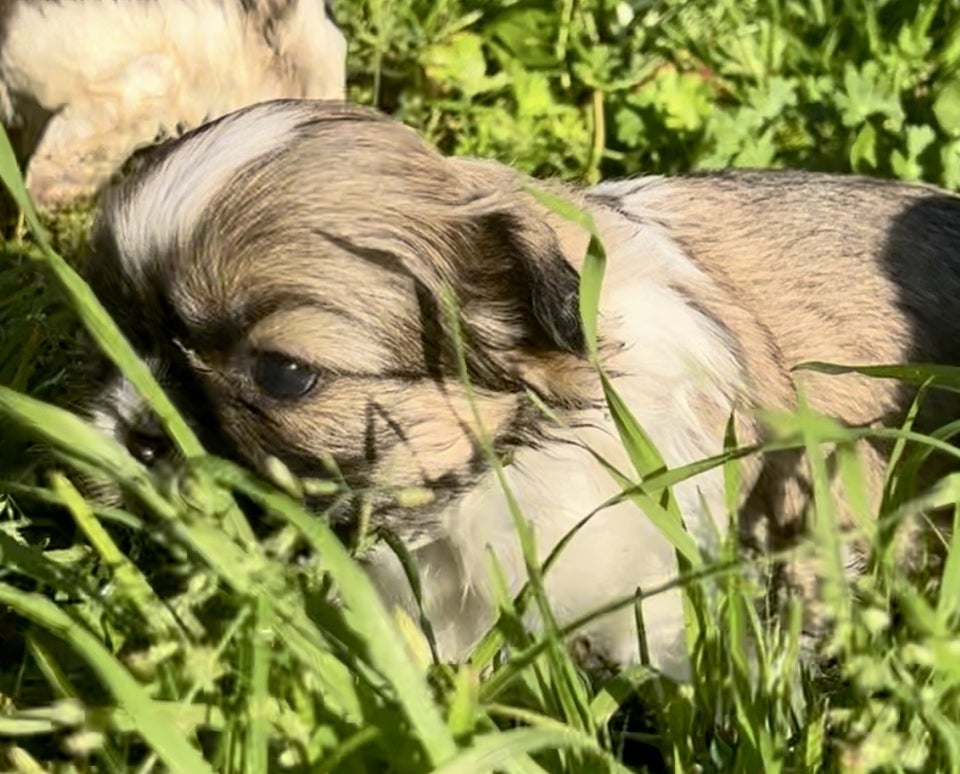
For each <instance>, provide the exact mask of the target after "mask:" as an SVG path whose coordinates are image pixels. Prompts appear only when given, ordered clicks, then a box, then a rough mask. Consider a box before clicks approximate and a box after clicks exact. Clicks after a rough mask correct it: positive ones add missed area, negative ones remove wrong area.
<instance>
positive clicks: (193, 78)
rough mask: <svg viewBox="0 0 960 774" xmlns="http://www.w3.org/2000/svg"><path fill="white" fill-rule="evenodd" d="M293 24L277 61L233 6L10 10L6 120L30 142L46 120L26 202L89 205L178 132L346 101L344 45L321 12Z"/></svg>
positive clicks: (302, 7) (214, 2)
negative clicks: (268, 111)
mask: <svg viewBox="0 0 960 774" xmlns="http://www.w3.org/2000/svg"><path fill="white" fill-rule="evenodd" d="M291 22H292V23H293V24H295V25H296V27H295V29H293V30H287V28H286V27H284V26H283V25H282V24H281V25H280V32H281V33H282V35H283V36H285V38H284V40H283V41H281V43H283V45H284V49H283V54H284V55H285V57H286V58H285V59H284V60H283V61H281V60H280V59H278V58H277V57H276V52H274V51H272V50H271V49H270V47H269V46H268V45H267V44H266V41H265V40H264V39H263V36H262V31H261V30H259V29H256V28H255V26H254V25H253V24H252V23H251V20H250V18H249V17H248V16H247V15H245V14H244V13H243V11H242V9H241V7H240V3H239V0H159V1H156V2H152V1H147V0H61V1H60V2H52V1H51V0H40V1H39V2H26V1H25V0H19V1H18V2H15V4H14V5H13V8H12V11H11V16H10V18H9V19H8V21H7V33H6V38H5V40H4V43H3V46H2V50H0V86H2V91H3V98H2V99H0V107H2V108H3V113H4V114H3V116H2V118H3V120H4V122H5V123H6V124H7V125H8V126H25V127H26V128H28V129H30V130H31V131H33V130H34V127H30V126H28V125H29V124H31V123H37V121H38V120H39V119H43V118H49V124H48V125H47V127H46V130H45V132H44V134H43V137H42V138H40V143H39V146H38V147H37V148H36V150H35V152H34V155H33V159H32V160H31V162H30V164H29V167H28V174H27V182H28V185H29V187H30V189H31V192H32V193H33V194H34V195H35V196H36V197H37V198H38V199H39V200H40V201H41V202H42V203H46V202H48V201H49V202H50V203H59V202H60V201H62V200H65V199H67V198H70V197H72V196H75V195H79V194H84V193H91V192H92V191H93V190H94V189H95V188H96V187H97V186H98V185H100V184H101V183H103V182H104V181H105V180H106V179H107V178H108V177H109V175H110V174H111V173H112V172H113V171H115V170H116V168H117V167H119V165H120V164H121V163H122V162H123V160H124V159H125V158H126V157H127V156H128V155H129V154H130V153H131V152H132V151H133V150H135V149H136V148H137V147H138V146H140V145H144V144H146V143H149V142H151V141H152V140H153V138H154V137H155V136H156V135H157V134H158V132H160V131H166V132H167V133H171V134H172V133H173V132H174V131H175V130H176V127H177V125H178V124H181V125H186V126H191V127H192V126H197V125H199V124H201V123H202V122H204V121H206V120H209V119H212V118H215V117H218V116H221V115H224V114H225V113H228V112H230V111H232V110H235V109H237V108H239V107H243V106H246V105H249V104H252V103H255V102H259V101H263V100H266V99H272V98H276V97H310V98H318V99H331V98H342V97H343V93H344V83H345V64H344V58H345V52H346V43H345V41H344V39H343V36H342V34H341V33H340V31H339V30H338V29H337V28H336V27H335V26H334V25H333V23H332V22H331V21H330V20H329V19H328V18H327V17H326V14H325V11H324V7H323V3H322V1H321V0H302V1H301V2H300V3H299V4H298V6H297V8H296V10H295V13H293V14H292V19H291ZM286 38H289V41H287V40H286ZM38 111H39V113H38ZM37 113H38V115H39V118H38V115H34V114H37ZM28 150H29V149H28Z"/></svg>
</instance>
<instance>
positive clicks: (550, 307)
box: [523, 245, 586, 355]
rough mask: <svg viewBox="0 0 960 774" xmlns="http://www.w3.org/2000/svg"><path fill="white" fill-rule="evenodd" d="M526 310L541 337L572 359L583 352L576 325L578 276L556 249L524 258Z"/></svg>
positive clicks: (580, 329)
mask: <svg viewBox="0 0 960 774" xmlns="http://www.w3.org/2000/svg"><path fill="white" fill-rule="evenodd" d="M523 268H524V272H525V273H526V274H527V282H528V285H529V288H530V308H531V309H532V310H533V316H534V318H535V319H536V321H537V322H538V323H540V325H541V326H542V327H543V330H544V333H546V334H547V336H548V338H549V339H550V340H551V341H552V342H553V343H554V344H555V345H556V346H557V347H558V348H559V349H562V350H564V351H566V352H570V353H572V354H574V355H583V354H585V352H586V340H585V338H584V333H583V325H582V323H581V321H580V275H579V274H577V272H576V270H575V269H574V268H573V267H572V266H571V265H570V264H569V263H568V262H567V260H566V259H565V258H564V257H563V253H561V252H560V248H559V247H558V246H556V245H554V246H552V248H551V249H550V251H549V254H548V255H546V256H537V257H533V256H529V255H527V256H525V259H524V260H523Z"/></svg>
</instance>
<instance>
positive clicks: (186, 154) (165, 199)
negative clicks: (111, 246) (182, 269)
mask: <svg viewBox="0 0 960 774" xmlns="http://www.w3.org/2000/svg"><path fill="white" fill-rule="evenodd" d="M308 116H309V113H308V112H306V110H305V109H304V108H300V107H298V106H292V107H289V108H287V109H285V110H277V109H276V106H275V105H272V104H265V105H257V106H255V107H253V108H251V109H250V110H247V111H244V112H243V113H242V114H235V115H230V116H227V117H226V118H224V119H223V120H222V121H220V122H219V123H218V124H216V125H214V126H210V127H207V128H206V129H204V130H203V131H201V132H198V133H197V134H196V135H194V136H193V137H191V138H190V139H188V140H187V141H186V142H185V143H184V144H183V145H182V146H181V147H180V151H179V152H178V153H176V154H173V155H171V156H170V157H168V158H167V159H166V160H165V161H164V162H163V163H162V164H161V165H160V166H159V167H158V168H157V169H155V170H153V171H152V172H151V174H149V175H148V176H147V177H146V179H145V180H144V181H143V182H142V184H141V185H140V186H139V187H138V188H137V189H136V190H135V192H133V194H132V195H129V196H126V197H125V198H124V199H123V201H122V202H120V203H119V205H118V206H116V207H112V208H109V209H108V210H107V212H108V214H109V216H110V218H111V230H112V232H113V233H114V234H115V236H116V239H117V247H118V248H119V252H120V256H121V257H122V260H123V261H124V264H125V267H126V269H127V271H130V272H132V273H133V274H134V275H135V274H136V272H137V271H138V270H139V269H140V267H142V265H143V264H144V262H145V261H148V260H150V258H151V256H156V255H163V254H167V253H170V252H172V251H175V250H176V249H177V247H178V246H179V245H182V244H185V243H186V240H187V239H189V238H190V236H191V235H192V234H193V232H194V230H195V229H196V227H197V226H198V221H199V218H200V217H202V215H203V212H204V209H205V208H206V206H207V205H208V204H209V203H210V201H211V200H212V199H213V198H214V197H215V196H216V195H217V194H218V193H220V192H221V191H222V190H223V189H224V187H225V186H226V185H227V184H228V183H229V181H230V179H231V178H232V177H233V176H234V175H236V174H237V173H238V172H239V171H240V170H241V169H244V168H245V167H246V166H248V165H249V164H250V163H251V162H253V161H255V160H256V159H257V158H259V157H260V156H263V155H264V154H267V153H269V152H271V151H273V150H276V149H278V148H282V147H283V146H284V144H286V143H287V142H288V141H289V140H290V138H291V136H292V135H293V133H294V132H295V131H296V129H297V127H298V125H299V124H300V123H301V122H302V121H303V119H304V118H305V117H308Z"/></svg>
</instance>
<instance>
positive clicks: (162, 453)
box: [126, 427, 171, 465]
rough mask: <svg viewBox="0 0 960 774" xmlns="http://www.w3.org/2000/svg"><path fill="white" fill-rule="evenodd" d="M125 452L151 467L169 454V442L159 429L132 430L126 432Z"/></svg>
mask: <svg viewBox="0 0 960 774" xmlns="http://www.w3.org/2000/svg"><path fill="white" fill-rule="evenodd" d="M126 446H127V451H129V452H130V453H131V454H132V455H133V456H134V457H136V458H137V459H138V460H139V461H140V462H142V463H143V464H144V465H153V464H154V463H155V462H156V461H157V460H160V459H163V458H164V457H166V456H167V454H168V453H169V452H170V450H171V447H170V441H169V440H168V439H167V436H166V435H164V433H163V431H162V430H160V429H159V428H139V427H138V428H132V429H130V430H128V431H127V436H126Z"/></svg>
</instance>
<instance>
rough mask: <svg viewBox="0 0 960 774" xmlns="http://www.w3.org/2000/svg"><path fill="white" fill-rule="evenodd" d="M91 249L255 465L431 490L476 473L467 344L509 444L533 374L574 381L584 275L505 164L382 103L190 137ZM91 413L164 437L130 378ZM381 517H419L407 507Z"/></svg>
mask: <svg viewBox="0 0 960 774" xmlns="http://www.w3.org/2000/svg"><path fill="white" fill-rule="evenodd" d="M95 248H96V257H95V258H94V260H93V261H92V263H91V266H90V271H89V280H90V283H91V285H92V286H93V288H94V290H95V291H96V293H97V294H98V295H99V297H100V298H101V300H102V301H103V302H104V303H105V304H106V306H107V308H108V310H109V311H110V312H111V313H112V314H113V315H114V317H115V319H116V320H117V322H118V323H119V325H120V326H121V328H122V329H123V330H124V332H125V333H126V334H127V336H128V337H129V338H130V340H131V341H132V343H133V344H134V345H135V346H136V347H137V348H138V350H139V351H140V352H141V354H142V356H143V357H144V358H146V359H147V361H148V362H149V363H150V364H151V366H152V367H153V368H154V370H155V372H156V373H157V375H158V377H159V378H160V379H161V382H162V383H164V384H165V385H166V386H167V387H168V389H169V390H170V391H171V393H172V395H173V397H174V400H175V401H176V402H178V403H179V405H180V407H181V409H182V410H183V411H184V412H185V413H186V414H187V415H188V416H189V417H190V418H191V419H192V420H193V422H194V423H195V424H196V425H197V427H198V428H199V430H200V432H201V435H202V437H203V438H204V440H205V441H206V443H207V445H208V447H209V448H210V449H211V450H212V451H214V452H218V453H221V454H227V455H229V456H234V457H239V458H241V459H243V460H244V461H246V462H248V463H251V464H253V465H259V464H262V463H263V461H264V460H265V459H266V458H267V457H268V456H276V457H278V458H279V459H281V460H282V461H284V462H285V463H286V464H287V465H288V466H289V467H290V468H291V469H292V470H293V471H294V472H296V473H298V474H300V475H322V474H324V473H325V471H326V467H325V464H324V460H327V459H331V458H332V459H333V460H334V461H335V463H336V465H337V467H338V468H339V469H340V470H341V471H342V472H343V474H344V475H345V476H346V478H347V480H348V482H350V483H351V484H352V485H354V486H357V487H363V488H377V487H389V486H411V485H416V486H425V487H428V488H430V489H432V490H433V491H434V493H435V495H436V498H435V502H436V503H443V502H444V501H446V500H447V499H448V498H449V497H451V496H454V495H456V494H457V493H458V492H460V491H463V490H464V489H465V488H468V487H469V486H470V485H471V484H472V483H473V482H474V481H475V480H476V477H477V476H479V475H481V474H482V472H483V470H484V468H485V462H484V457H483V454H482V452H481V448H480V446H479V444H478V436H477V432H478V427H477V418H476V416H475V414H474V411H473V409H472V408H471V406H470V403H469V400H468V391H467V389H466V388H465V386H464V384H463V383H462V381H461V379H460V378H459V376H458V363H459V360H458V352H462V353H463V357H464V359H465V363H466V368H467V372H468V374H469V379H470V381H471V383H472V385H473V389H474V392H475V395H476V403H475V407H476V409H477V412H478V415H479V419H480V422H482V424H483V426H484V427H485V429H486V431H487V432H488V433H489V434H490V436H491V437H492V439H493V441H494V444H495V446H496V447H497V448H499V449H502V450H508V449H510V448H511V447H512V446H515V445H517V444H521V443H535V442H536V437H537V433H538V430H539V424H540V419H539V413H538V412H537V411H536V410H535V409H533V407H532V406H531V404H530V402H529V400H528V396H527V394H526V393H527V390H529V389H532V390H533V391H535V392H536V393H538V394H539V395H540V397H541V398H542V399H544V400H545V401H547V402H548V403H552V404H554V405H558V404H559V405H564V404H574V403H576V402H577V401H580V400H582V399H583V398H584V395H585V392H586V389H585V387H584V385H585V383H586V379H587V378H588V377H587V375H588V373H589V369H588V368H586V367H585V366H584V361H583V357H582V354H583V352H582V351H583V346H584V345H583V332H582V330H581V328H580V322H579V316H578V302H577V289H578V275H577V272H576V271H575V270H574V268H572V266H571V263H570V262H569V261H568V260H567V259H566V258H565V256H564V252H563V248H562V246H561V243H560V240H559V239H558V237H557V231H556V230H555V229H553V228H551V227H550V225H548V223H547V221H546V219H545V217H543V216H542V214H541V213H539V212H538V211H537V210H536V208H535V206H534V204H533V203H532V201H531V200H530V199H528V198H527V197H526V196H525V195H524V194H523V193H522V191H521V189H520V181H519V180H518V179H517V176H516V175H515V173H513V172H511V171H510V170H508V169H507V168H505V167H501V166H498V165H490V164H485V163H481V162H475V161H473V162H471V161H464V160H455V159H446V158H443V157H441V156H440V155H438V154H437V153H435V152H434V151H432V150H431V149H430V148H428V147H427V146H426V145H425V144H424V143H423V142H422V141H421V140H420V139H419V138H418V137H417V135H416V134H415V133H414V132H413V131H411V130H409V129H407V128H404V127H403V126H401V125H399V124H397V123H395V122H393V121H390V120H387V119H385V118H383V117H382V116H380V115H379V114H376V113H374V112H372V111H368V110H361V109H357V108H351V107H346V106H343V105H339V104H332V103H315V102H306V101H280V102H270V103H263V104H260V105H257V106H254V107H252V108H249V109H246V110H243V111H240V112H238V113H234V114H232V115H230V116H228V117H226V118H224V119H222V120H220V121H218V122H216V123H214V124H210V125H208V126H206V127H204V128H202V129H200V130H198V131H196V132H193V133H191V134H189V135H186V136H185V137H183V138H181V139H179V140H177V141H175V142H172V143H171V144H169V145H168V146H167V147H166V148H164V149H163V150H162V151H160V152H159V153H158V154H157V155H156V157H155V158H153V159H152V160H151V162H150V163H149V164H147V165H146V166H145V167H144V168H142V169H141V170H140V171H139V173H138V174H137V176H136V177H135V178H134V179H132V180H129V181H127V182H126V183H125V184H123V186H122V187H120V188H118V189H116V190H114V191H112V192H110V193H109V194H108V196H107V197H106V199H105V202H104V205H103V210H102V215H101V220H100V224H99V228H98V230H97V235H96V240H95ZM448 301H452V302H453V303H452V304H450V303H448ZM451 306H454V307H456V308H457V309H458V310H459V318H460V320H461V321H462V324H461V325H460V326H454V325H451V316H450V315H449V314H448V310H449V309H450V307H451ZM457 327H459V328H460V332H461V334H462V335H461V336H460V337H458V336H456V335H455V330H456V329H457ZM458 340H459V343H460V344H462V349H458ZM96 415H97V418H98V420H99V422H100V424H101V425H103V426H105V427H106V428H108V429H109V430H110V431H111V432H113V433H114V434H115V435H116V436H117V437H118V438H120V439H121V440H122V441H123V442H125V443H127V444H128V446H129V447H130V448H131V449H132V450H134V451H135V452H137V453H138V454H140V456H141V457H142V458H143V459H146V460H148V461H149V460H151V459H152V458H153V457H155V456H157V455H158V454H159V452H160V450H161V449H160V444H159V440H158V439H157V436H156V431H155V430H154V428H152V427H151V423H150V420H149V418H148V417H146V416H145V415H144V413H143V411H142V409H141V407H140V406H139V403H138V401H137V400H136V398H135V396H133V395H132V394H131V392H130V390H129V387H127V386H126V385H125V384H124V383H123V382H122V381H120V380H118V379H116V378H114V379H113V381H111V382H109V383H108V385H107V386H106V387H105V389H104V391H103V393H102V397H101V400H100V406H99V408H98V409H97V412H96ZM385 502H386V501H384V503H385ZM375 519H381V520H384V521H387V522H388V523H389V524H390V525H391V526H392V527H394V528H398V529H400V530H401V531H402V532H404V531H406V532H408V533H409V532H414V533H422V532H427V533H429V532H430V517H429V514H426V515H425V514H424V513H423V512H419V511H418V512H417V513H415V514H410V513H405V512H403V511H402V510H399V509H396V508H392V507H389V506H387V505H385V504H382V507H381V508H380V510H378V511H377V513H376V514H375Z"/></svg>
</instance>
